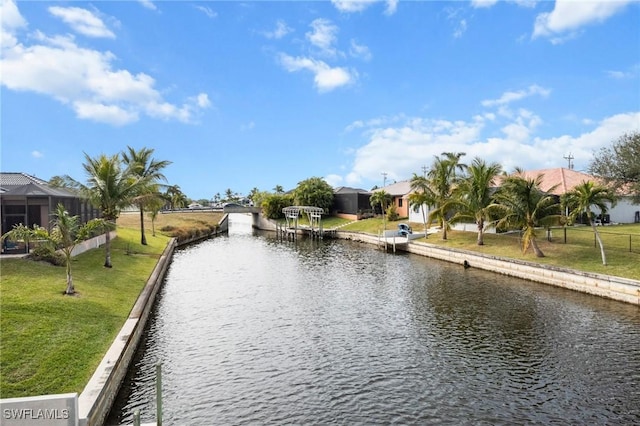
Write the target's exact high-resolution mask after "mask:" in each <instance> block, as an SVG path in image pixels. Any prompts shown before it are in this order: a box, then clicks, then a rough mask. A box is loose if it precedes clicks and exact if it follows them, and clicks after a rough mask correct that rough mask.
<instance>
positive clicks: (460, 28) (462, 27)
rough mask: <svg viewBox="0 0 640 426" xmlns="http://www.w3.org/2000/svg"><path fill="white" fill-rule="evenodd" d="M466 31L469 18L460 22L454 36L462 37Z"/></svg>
mask: <svg viewBox="0 0 640 426" xmlns="http://www.w3.org/2000/svg"><path fill="white" fill-rule="evenodd" d="M466 31H467V20H466V19H461V20H460V22H458V26H457V27H456V29H455V30H454V32H453V37H454V38H460V37H462V36H463V35H464V33H465V32H466Z"/></svg>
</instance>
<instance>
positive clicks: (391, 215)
mask: <svg viewBox="0 0 640 426" xmlns="http://www.w3.org/2000/svg"><path fill="white" fill-rule="evenodd" d="M399 218H400V215H399V214H398V210H397V208H396V205H395V204H392V205H390V206H389V207H387V220H388V221H389V222H393V221H395V220H398V219H399Z"/></svg>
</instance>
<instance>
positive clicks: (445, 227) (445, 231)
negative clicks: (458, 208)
mask: <svg viewBox="0 0 640 426" xmlns="http://www.w3.org/2000/svg"><path fill="white" fill-rule="evenodd" d="M442 239H443V240H446V239H447V220H446V219H444V218H443V219H442Z"/></svg>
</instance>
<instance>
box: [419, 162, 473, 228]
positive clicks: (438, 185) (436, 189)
mask: <svg viewBox="0 0 640 426" xmlns="http://www.w3.org/2000/svg"><path fill="white" fill-rule="evenodd" d="M463 155H465V153H464V152H459V153H453V152H443V153H442V158H441V157H437V156H436V158H435V160H434V162H433V165H432V166H431V169H430V170H429V172H428V173H427V179H428V180H429V186H430V188H431V191H432V193H433V206H434V208H433V210H431V213H429V222H431V221H433V219H436V220H438V222H439V223H440V225H441V226H442V239H443V240H446V239H447V231H448V230H449V221H448V217H449V215H450V213H451V211H452V210H453V208H454V207H455V206H456V204H457V201H456V199H455V197H454V195H455V194H454V191H453V189H454V188H455V187H456V185H457V184H458V181H459V180H460V176H459V174H458V171H463V170H464V169H465V168H466V166H465V165H464V164H462V163H460V158H461V157H462V156H463Z"/></svg>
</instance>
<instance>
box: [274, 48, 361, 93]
mask: <svg viewBox="0 0 640 426" xmlns="http://www.w3.org/2000/svg"><path fill="white" fill-rule="evenodd" d="M279 59H280V63H281V64H282V66H283V67H284V68H285V69H286V70H287V71H289V72H295V71H300V70H308V71H311V72H312V73H313V74H314V84H315V86H316V88H317V89H318V91H319V92H328V91H331V90H334V89H336V88H338V87H341V86H346V85H349V84H352V83H353V82H355V80H356V79H357V77H358V75H357V73H356V72H355V71H351V70H348V69H346V68H342V67H333V68H332V67H330V66H329V65H327V64H326V63H325V62H323V61H318V60H315V59H311V58H305V57H296V58H294V57H292V56H289V55H286V54H284V53H282V54H280V58H279Z"/></svg>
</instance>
